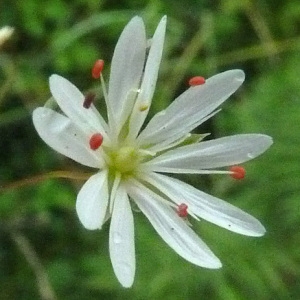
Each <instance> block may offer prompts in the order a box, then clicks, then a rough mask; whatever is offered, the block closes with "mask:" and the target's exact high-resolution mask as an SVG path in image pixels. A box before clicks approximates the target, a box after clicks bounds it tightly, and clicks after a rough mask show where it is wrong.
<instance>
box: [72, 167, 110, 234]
mask: <svg viewBox="0 0 300 300" xmlns="http://www.w3.org/2000/svg"><path fill="white" fill-rule="evenodd" d="M108 197H109V196H108V183H107V171H101V172H99V173H97V174H95V175H93V176H91V177H90V178H89V180H88V181H87V182H86V183H85V184H84V185H83V187H82V188H81V190H80V191H79V193H78V195H77V201H76V211H77V214H78V217H79V220H80V221H81V223H82V225H83V226H84V227H85V228H86V229H90V230H94V229H101V227H102V225H103V223H104V218H105V215H106V211H107V204H108Z"/></svg>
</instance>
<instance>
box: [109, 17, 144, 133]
mask: <svg viewBox="0 0 300 300" xmlns="http://www.w3.org/2000/svg"><path fill="white" fill-rule="evenodd" d="M146 47H147V40H146V32H145V26H144V23H143V20H142V19H141V18H140V17H134V18H133V19H132V20H131V21H130V22H129V23H128V24H127V26H126V27H125V28H124V30H123V32H122V34H121V36H120V38H119V41H118V43H117V45H116V48H115V52H114V55H113V59H112V63H111V73H110V80H109V92H108V103H107V106H108V112H109V119H110V125H113V124H115V126H117V128H116V130H117V133H118V131H119V130H120V129H121V126H122V125H123V124H124V122H125V120H126V118H127V117H128V115H129V113H130V112H131V110H132V106H133V103H134V100H135V97H136V94H137V90H138V88H139V85H140V81H141V76H142V73H143V67H144V63H145V56H146ZM112 119H113V120H112ZM111 122H113V124H111Z"/></svg>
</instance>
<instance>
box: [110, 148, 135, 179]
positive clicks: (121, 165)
mask: <svg viewBox="0 0 300 300" xmlns="http://www.w3.org/2000/svg"><path fill="white" fill-rule="evenodd" d="M109 158H110V162H109V169H110V171H112V172H114V173H115V172H119V173H121V174H122V175H124V174H126V175H131V174H132V173H133V172H134V171H135V170H136V168H137V166H138V165H139V163H140V162H141V155H140V154H139V151H138V150H137V149H135V148H134V147H129V146H125V147H121V148H120V149H118V150H115V151H112V152H110V153H109Z"/></svg>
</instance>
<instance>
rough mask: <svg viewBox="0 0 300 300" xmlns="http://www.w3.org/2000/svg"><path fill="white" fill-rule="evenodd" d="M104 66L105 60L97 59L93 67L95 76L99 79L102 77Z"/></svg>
mask: <svg viewBox="0 0 300 300" xmlns="http://www.w3.org/2000/svg"><path fill="white" fill-rule="evenodd" d="M103 67H104V60H102V59H98V60H96V62H95V64H94V66H93V69H92V76H93V78H95V79H98V78H99V77H100V75H101V72H102V70H103Z"/></svg>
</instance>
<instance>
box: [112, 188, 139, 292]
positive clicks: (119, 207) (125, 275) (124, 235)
mask: <svg viewBox="0 0 300 300" xmlns="http://www.w3.org/2000/svg"><path fill="white" fill-rule="evenodd" d="M109 252H110V259H111V262H112V265H113V269H114V272H115V274H116V277H117V278H118V280H119V281H120V283H121V284H122V285H123V286H124V287H127V288H128V287H131V286H132V284H133V280H134V274H135V250H134V224H133V215H132V211H131V207H130V204H129V199H128V196H127V194H126V191H125V189H124V188H123V186H122V185H121V186H119V188H118V191H117V193H116V198H115V202H114V208H113V214H112V218H111V223H110V232H109Z"/></svg>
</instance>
